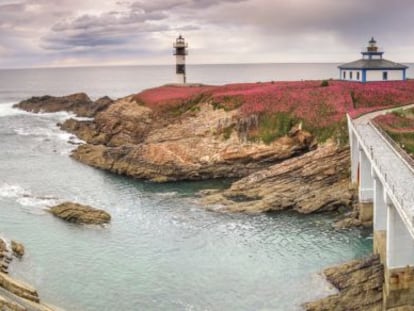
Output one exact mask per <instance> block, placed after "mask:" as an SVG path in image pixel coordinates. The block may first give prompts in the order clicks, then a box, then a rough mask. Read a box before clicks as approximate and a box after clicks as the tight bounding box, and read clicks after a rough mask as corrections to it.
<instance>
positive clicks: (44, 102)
mask: <svg viewBox="0 0 414 311" xmlns="http://www.w3.org/2000/svg"><path fill="white" fill-rule="evenodd" d="M112 103H113V100H112V99H110V98H109V97H103V98H100V99H98V100H97V101H95V102H93V101H92V100H91V99H90V98H89V97H88V95H86V94H85V93H77V94H72V95H68V96H62V97H54V96H48V95H47V96H41V97H32V98H29V99H27V100H24V101H22V102H20V103H18V104H16V105H15V106H14V107H17V108H20V109H22V110H25V111H29V112H35V113H38V112H58V111H68V112H73V113H75V114H76V115H78V116H80V117H92V116H94V115H95V114H97V113H98V112H100V111H102V110H104V109H106V108H107V107H109V106H110V105H111V104H112Z"/></svg>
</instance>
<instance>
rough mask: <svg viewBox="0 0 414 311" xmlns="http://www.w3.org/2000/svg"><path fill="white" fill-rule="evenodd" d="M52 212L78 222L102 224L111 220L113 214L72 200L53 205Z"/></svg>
mask: <svg viewBox="0 0 414 311" xmlns="http://www.w3.org/2000/svg"><path fill="white" fill-rule="evenodd" d="M50 212H51V213H52V214H53V215H54V216H56V217H59V218H61V219H63V220H65V221H67V222H72V223H76V224H94V225H101V224H105V223H108V222H110V221H111V215H109V214H108V213H107V212H105V211H104V210H99V209H95V208H93V207H90V206H87V205H81V204H77V203H72V202H65V203H62V204H59V205H56V206H54V207H51V208H50Z"/></svg>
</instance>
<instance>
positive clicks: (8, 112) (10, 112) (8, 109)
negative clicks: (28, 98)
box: [0, 103, 27, 118]
mask: <svg viewBox="0 0 414 311" xmlns="http://www.w3.org/2000/svg"><path fill="white" fill-rule="evenodd" d="M13 105H14V103H4V104H0V118H1V117H8V116H14V115H19V114H27V112H25V111H23V110H20V109H17V108H13Z"/></svg>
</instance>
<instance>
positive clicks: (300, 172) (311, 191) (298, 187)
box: [201, 145, 353, 214]
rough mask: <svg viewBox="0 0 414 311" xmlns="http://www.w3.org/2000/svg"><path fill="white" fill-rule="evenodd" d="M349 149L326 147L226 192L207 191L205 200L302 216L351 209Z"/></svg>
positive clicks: (221, 206)
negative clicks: (289, 211) (295, 213)
mask: <svg viewBox="0 0 414 311" xmlns="http://www.w3.org/2000/svg"><path fill="white" fill-rule="evenodd" d="M348 171H349V149H348V148H338V147H336V146H335V145H325V146H323V147H320V148H318V149H317V150H314V151H311V152H308V153H306V154H304V155H302V156H300V157H296V158H294V159H289V160H286V161H284V162H282V163H280V164H276V165H273V166H270V167H269V168H267V169H265V170H261V171H258V172H256V173H253V174H251V175H249V176H247V177H246V178H243V179H241V180H239V181H237V182H235V183H233V184H232V185H231V187H230V188H229V189H227V190H224V191H204V192H203V193H202V198H201V201H202V202H203V203H204V204H208V205H209V206H211V208H212V209H216V210H223V211H230V212H249V213H258V212H270V211H280V210H286V209H294V210H296V211H298V212H300V213H304V214H308V213H312V212H322V211H333V210H336V209H338V208H339V207H344V206H345V207H349V208H351V206H352V202H353V191H352V189H351V188H350V187H349V177H348Z"/></svg>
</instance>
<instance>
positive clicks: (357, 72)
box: [357, 71, 360, 80]
mask: <svg viewBox="0 0 414 311" xmlns="http://www.w3.org/2000/svg"><path fill="white" fill-rule="evenodd" d="M359 78H360V77H359V71H358V72H357V80H359Z"/></svg>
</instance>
